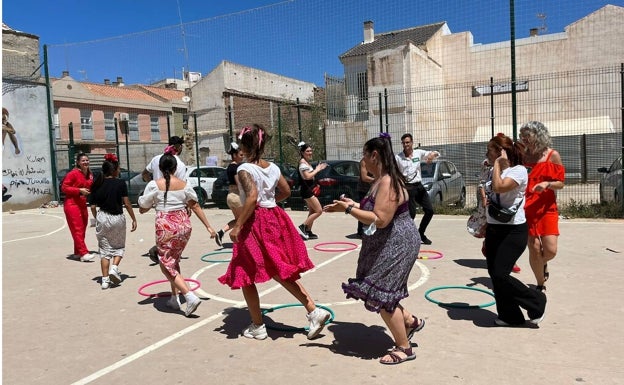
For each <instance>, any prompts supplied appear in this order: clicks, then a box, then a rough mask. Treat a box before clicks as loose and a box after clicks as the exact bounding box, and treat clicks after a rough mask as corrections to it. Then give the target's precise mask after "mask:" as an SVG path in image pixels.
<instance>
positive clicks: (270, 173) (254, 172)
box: [236, 163, 282, 208]
mask: <svg viewBox="0 0 624 385" xmlns="http://www.w3.org/2000/svg"><path fill="white" fill-rule="evenodd" d="M243 170H244V171H247V172H248V173H249V174H250V175H251V177H252V178H253V180H254V182H255V184H256V188H257V189H258V199H257V201H256V202H257V204H258V206H260V207H265V208H271V207H275V206H277V204H276V203H275V187H277V182H278V181H279V179H280V177H281V176H282V173H281V171H280V169H279V167H277V166H276V165H275V164H273V163H269V166H268V167H267V168H262V167H260V166H258V165H257V164H252V163H243V164H241V165H240V166H238V169H237V170H236V173H237V174H238V173H240V172H241V171H243ZM238 190H239V192H240V199H241V202H242V203H243V204H245V200H246V198H247V197H246V195H245V191H244V190H243V188H242V186H241V185H240V183H238Z"/></svg>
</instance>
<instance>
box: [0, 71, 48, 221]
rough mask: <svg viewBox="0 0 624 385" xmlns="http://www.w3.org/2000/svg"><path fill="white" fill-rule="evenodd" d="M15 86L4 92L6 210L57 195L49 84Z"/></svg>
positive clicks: (4, 191) (4, 200)
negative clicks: (47, 89)
mask: <svg viewBox="0 0 624 385" xmlns="http://www.w3.org/2000/svg"><path fill="white" fill-rule="evenodd" d="M3 83H4V81H3ZM11 88H12V89H11V90H9V91H8V92H6V93H5V92H4V87H3V95H2V202H3V203H2V210H3V211H6V210H13V209H28V208H36V207H39V206H41V205H42V204H44V203H47V202H49V201H50V200H52V198H53V196H54V191H53V184H52V166H51V159H50V142H49V140H50V139H49V138H50V136H49V134H48V119H47V107H46V90H45V87H44V86H33V85H28V86H23V87H19V86H15V87H11Z"/></svg>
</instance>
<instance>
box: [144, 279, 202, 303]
mask: <svg viewBox="0 0 624 385" xmlns="http://www.w3.org/2000/svg"><path fill="white" fill-rule="evenodd" d="M184 280H185V281H186V282H191V283H194V284H195V285H197V286H195V287H191V288H189V290H190V291H195V290H197V289H199V287H200V286H201V283H199V281H198V280H196V279H192V278H185V279H184ZM165 282H169V281H168V280H166V279H161V280H158V281H153V282H148V283H146V284H145V285H143V286H141V287H139V294H140V295H142V296H144V297H152V298H162V297H171V292H166V293H156V294H150V293H146V292H144V291H143V290H144V289H146V288H148V287H150V286H154V285H159V284H161V283H165Z"/></svg>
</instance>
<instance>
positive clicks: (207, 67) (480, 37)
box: [2, 0, 624, 86]
mask: <svg viewBox="0 0 624 385" xmlns="http://www.w3.org/2000/svg"><path fill="white" fill-rule="evenodd" d="M509 4H510V2H509V1H505V0H492V1H484V0H478V1H466V0H429V1H426V2H425V1H423V0H388V1H379V0H284V1H279V0H230V1H222V0H106V1H102V0H54V1H50V0H10V1H7V0H5V1H3V2H2V21H3V22H4V23H5V24H7V25H8V26H9V27H11V28H13V29H15V30H19V31H22V32H27V33H30V34H33V35H37V36H39V39H40V40H39V41H40V45H41V46H42V47H43V45H44V44H45V45H47V46H48V55H49V68H50V75H51V76H52V77H60V76H61V73H62V71H64V70H67V71H70V74H71V76H72V77H74V78H75V79H77V80H81V81H92V82H98V83H99V82H102V81H103V79H106V78H107V79H111V80H112V81H114V80H115V79H116V77H117V76H122V77H123V79H124V82H125V83H128V84H135V83H142V84H149V83H151V82H155V81H157V80H160V79H163V78H171V77H177V78H180V77H181V74H182V71H183V70H187V69H190V70H191V71H193V72H200V73H202V74H203V75H205V74H207V73H208V72H210V71H211V70H212V69H213V68H215V67H216V66H217V65H218V64H219V63H220V62H221V61H222V60H228V61H232V62H235V63H238V64H242V65H246V66H249V67H254V68H258V69H261V70H265V71H269V72H273V73H277V74H280V75H283V76H288V77H293V78H296V79H300V80H304V81H308V82H312V83H315V84H317V85H319V86H322V85H323V84H324V80H323V79H324V75H325V74H329V75H334V76H340V75H342V74H343V67H342V64H341V63H340V60H339V58H338V57H339V55H341V54H342V53H344V52H346V51H347V50H349V49H350V48H352V47H354V46H355V45H357V44H359V43H361V42H362V40H363V22H364V21H367V20H371V21H373V22H374V28H375V32H376V33H381V32H388V31H394V30H399V29H404V28H411V27H415V26H419V25H426V24H430V23H435V22H439V21H446V22H447V23H448V26H449V28H450V30H451V32H454V33H455V32H463V31H470V32H471V33H472V34H473V38H474V42H475V43H481V44H487V43H493V42H499V41H508V40H509V38H510V8H509ZM514 4H515V7H514V13H515V28H516V29H515V33H516V38H522V37H527V36H528V31H529V29H530V28H539V30H540V33H542V34H544V33H548V34H550V33H558V32H563V31H564V28H565V26H566V25H568V24H570V23H573V22H574V21H576V20H578V19H580V18H582V17H585V16H587V15H588V14H590V13H591V12H594V11H596V10H598V9H599V8H601V7H603V6H604V5H606V4H613V5H619V6H624V0H617V1H615V0H612V1H601V0H515V1H514Z"/></svg>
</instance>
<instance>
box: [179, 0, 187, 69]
mask: <svg viewBox="0 0 624 385" xmlns="http://www.w3.org/2000/svg"><path fill="white" fill-rule="evenodd" d="M177 3H178V17H179V18H180V31H181V32H182V44H183V45H184V48H183V51H184V64H185V66H186V70H187V71H189V58H188V49H187V48H186V33H185V32H184V24H183V23H182V11H180V0H177ZM182 75H183V76H184V74H182Z"/></svg>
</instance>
